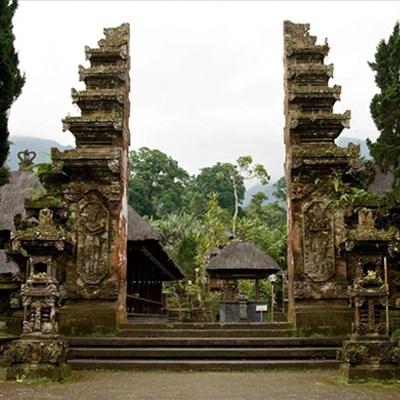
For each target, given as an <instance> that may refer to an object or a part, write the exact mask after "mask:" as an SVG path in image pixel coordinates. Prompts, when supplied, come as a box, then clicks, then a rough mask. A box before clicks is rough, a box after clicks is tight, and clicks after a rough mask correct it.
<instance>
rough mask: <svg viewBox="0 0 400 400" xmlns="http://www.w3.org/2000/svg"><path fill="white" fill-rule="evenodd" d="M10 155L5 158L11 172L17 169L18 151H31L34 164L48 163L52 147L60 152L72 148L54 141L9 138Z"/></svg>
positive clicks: (19, 137)
mask: <svg viewBox="0 0 400 400" xmlns="http://www.w3.org/2000/svg"><path fill="white" fill-rule="evenodd" d="M10 141H11V146H10V154H9V155H8V158H7V165H8V166H9V167H10V169H11V171H15V170H18V169H19V165H18V163H19V160H18V153H19V152H20V151H25V150H29V151H33V152H35V153H36V158H35V160H34V161H33V162H34V164H37V163H44V162H49V161H50V153H51V148H52V147H57V148H58V149H59V150H60V151H63V150H67V149H72V146H63V145H61V144H60V143H57V142H56V141H55V140H49V139H40V138H36V137H25V136H11V137H10Z"/></svg>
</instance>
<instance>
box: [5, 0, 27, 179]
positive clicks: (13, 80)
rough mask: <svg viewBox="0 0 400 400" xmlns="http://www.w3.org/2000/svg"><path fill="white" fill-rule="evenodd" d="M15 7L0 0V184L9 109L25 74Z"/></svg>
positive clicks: (14, 2) (11, 0)
mask: <svg viewBox="0 0 400 400" xmlns="http://www.w3.org/2000/svg"><path fill="white" fill-rule="evenodd" d="M17 7H18V1H17V0H0V186H1V185H4V184H5V183H7V182H8V168H7V167H6V166H5V163H6V160H7V156H8V153H9V150H10V142H9V141H8V137H9V136H10V133H9V131H8V116H9V110H10V107H11V105H12V104H13V102H14V101H15V100H16V99H17V98H18V96H19V95H20V94H21V91H22V87H23V86H24V83H25V76H24V75H21V73H20V71H19V69H18V64H19V60H18V54H17V53H16V52H15V49H14V39H15V37H14V34H13V25H12V18H13V16H14V13H15V10H16V9H17Z"/></svg>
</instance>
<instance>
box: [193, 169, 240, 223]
mask: <svg viewBox="0 0 400 400" xmlns="http://www.w3.org/2000/svg"><path fill="white" fill-rule="evenodd" d="M232 172H233V170H232V164H228V163H220V162H218V163H216V164H215V165H213V166H212V167H206V168H202V169H201V172H200V174H198V175H197V176H196V177H195V178H194V180H193V183H192V185H191V188H190V191H191V197H192V198H191V203H192V210H193V212H194V213H195V215H197V216H201V215H203V214H204V213H205V212H206V210H207V199H209V198H210V195H211V194H212V193H217V194H218V205H219V206H220V207H222V208H224V209H226V210H228V211H229V213H230V214H231V215H232V214H233V212H234V210H235V196H234V192H233V186H232ZM245 191H246V189H245V187H244V184H243V179H241V178H240V177H237V196H238V201H239V202H241V201H243V199H244V194H245Z"/></svg>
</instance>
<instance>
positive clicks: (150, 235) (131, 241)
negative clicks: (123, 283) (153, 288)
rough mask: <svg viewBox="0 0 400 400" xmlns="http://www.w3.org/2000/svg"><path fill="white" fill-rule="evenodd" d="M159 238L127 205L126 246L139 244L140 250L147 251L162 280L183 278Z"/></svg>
mask: <svg viewBox="0 0 400 400" xmlns="http://www.w3.org/2000/svg"><path fill="white" fill-rule="evenodd" d="M160 240H161V236H160V234H159V233H158V232H157V231H156V230H155V229H153V228H152V227H151V226H150V224H149V223H148V222H147V221H146V220H145V219H143V218H142V217H141V216H140V215H139V214H138V213H137V212H136V211H135V210H134V209H133V208H132V207H131V206H128V246H129V245H131V246H132V245H136V246H138V245H139V248H140V249H141V252H144V253H147V252H149V253H150V257H151V259H152V261H153V262H154V263H155V264H156V265H157V266H158V268H159V269H160V271H161V272H162V276H163V279H164V280H166V281H172V280H179V279H183V278H184V277H185V275H184V274H183V272H182V271H181V270H180V269H179V267H178V266H177V265H176V264H175V262H174V261H173V259H172V258H171V256H170V255H169V254H168V252H167V251H166V250H165V249H164V247H163V245H162V244H161V242H160ZM129 267H130V266H129V265H128V268H129Z"/></svg>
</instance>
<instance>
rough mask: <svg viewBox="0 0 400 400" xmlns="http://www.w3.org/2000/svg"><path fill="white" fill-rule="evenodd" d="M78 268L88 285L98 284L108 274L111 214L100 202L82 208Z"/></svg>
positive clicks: (82, 205) (93, 202)
mask: <svg viewBox="0 0 400 400" xmlns="http://www.w3.org/2000/svg"><path fill="white" fill-rule="evenodd" d="M77 245H78V266H77V271H78V274H79V276H80V278H81V279H82V280H83V281H84V282H85V283H86V284H98V283H100V282H101V280H102V279H103V278H104V277H105V276H106V275H107V274H108V248H109V212H108V210H107V209H106V208H105V207H104V205H103V204H102V203H101V202H100V201H85V202H83V203H82V204H81V206H80V216H79V226H78V243H77Z"/></svg>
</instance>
